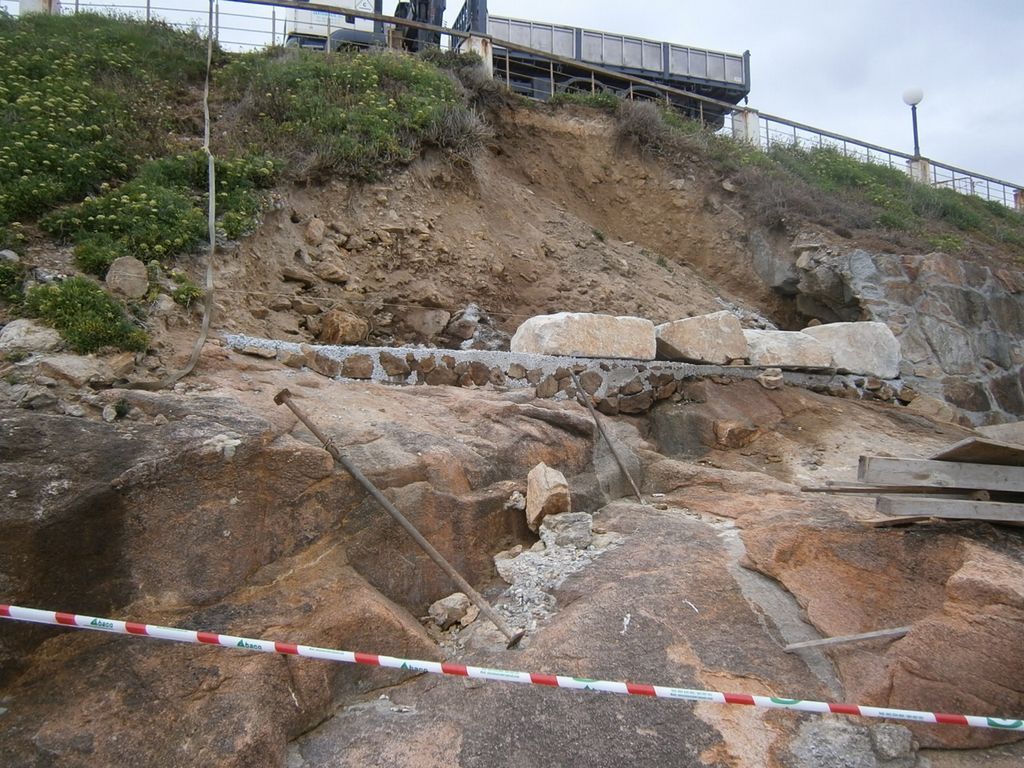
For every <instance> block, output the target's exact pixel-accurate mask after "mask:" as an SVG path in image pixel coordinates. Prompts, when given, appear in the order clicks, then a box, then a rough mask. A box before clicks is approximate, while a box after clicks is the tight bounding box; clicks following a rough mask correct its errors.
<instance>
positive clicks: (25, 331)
mask: <svg viewBox="0 0 1024 768" xmlns="http://www.w3.org/2000/svg"><path fill="white" fill-rule="evenodd" d="M62 345H63V342H62V341H61V338H60V334H59V333H57V331H55V330H54V329H53V328H49V327H47V326H45V325H43V324H42V323H40V322H38V321H36V320H26V319H22V318H19V319H18V320H11V322H9V323H8V324H7V325H5V326H4V327H3V330H0V355H8V354H10V353H12V352H20V353H22V354H28V355H32V354H35V353H37V352H53V351H54V350H57V349H60V347H61V346H62Z"/></svg>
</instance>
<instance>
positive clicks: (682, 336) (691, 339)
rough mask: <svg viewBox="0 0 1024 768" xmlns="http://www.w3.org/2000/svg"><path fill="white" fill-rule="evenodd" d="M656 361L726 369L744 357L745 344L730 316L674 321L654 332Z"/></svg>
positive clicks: (745, 353) (740, 329) (721, 314)
mask: <svg viewBox="0 0 1024 768" xmlns="http://www.w3.org/2000/svg"><path fill="white" fill-rule="evenodd" d="M654 330H655V334H656V335H657V341H658V355H659V357H663V358H666V359H668V360H686V361H689V362H695V363H710V364H712V365H725V364H726V363H728V362H729V361H731V360H738V359H743V358H745V357H746V356H747V341H746V339H745V338H744V336H743V328H742V327H741V326H740V321H739V318H737V317H736V316H735V315H734V314H733V313H732V312H725V311H723V312H715V313H714V314H710V315H701V316H700V317H691V318H687V319H686V320H676V321H675V322H672V323H665V324H664V325H659V326H658V327H657V328H655V329H654Z"/></svg>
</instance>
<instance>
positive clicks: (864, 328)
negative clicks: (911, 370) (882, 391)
mask: <svg viewBox="0 0 1024 768" xmlns="http://www.w3.org/2000/svg"><path fill="white" fill-rule="evenodd" d="M803 333H806V334H807V335H808V336H812V337H814V338H815V339H817V340H818V341H820V342H821V343H822V344H824V345H825V346H826V347H828V349H829V352H831V353H832V361H833V363H834V364H835V366H836V368H838V369H839V370H840V371H841V372H844V373H860V374H863V375H865V376H877V377H878V378H880V379H895V378H896V377H897V376H899V373H900V343H899V342H898V341H897V340H896V337H895V336H894V335H893V333H892V331H891V330H889V326H887V325H886V324H885V323H872V322H866V323H830V324H828V325H817V326H813V327H810V328H805V329H804V330H803Z"/></svg>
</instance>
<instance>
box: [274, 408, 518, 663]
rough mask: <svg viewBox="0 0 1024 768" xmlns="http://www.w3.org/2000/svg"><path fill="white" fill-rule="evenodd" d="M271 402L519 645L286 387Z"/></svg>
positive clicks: (514, 635) (484, 602) (515, 636)
mask: <svg viewBox="0 0 1024 768" xmlns="http://www.w3.org/2000/svg"><path fill="white" fill-rule="evenodd" d="M274 402H275V403H276V404H277V405H284V406H287V407H288V410H290V411H291V412H292V413H293V414H295V418H297V419H298V420H299V421H301V422H302V423H303V424H305V425H306V428H307V429H308V430H309V431H310V432H312V433H313V434H314V435H315V436H316V438H317V440H319V441H320V442H321V443H322V444H323V446H324V450H326V451H327V452H328V453H329V454H331V456H332V457H333V458H334V460H335V461H336V462H337V463H338V464H340V465H341V466H342V467H343V468H344V469H345V471H346V472H348V473H349V474H350V475H352V477H354V478H355V479H356V481H357V482H358V483H359V484H360V485H362V486H363V488H365V489H366V491H367V492H368V493H369V494H370V495H371V496H372V497H373V498H374V500H375V501H376V502H377V503H378V504H380V505H381V506H382V507H383V508H384V511H385V512H387V513H388V514H389V515H391V517H392V518H394V520H395V522H397V523H398V524H399V525H400V526H402V527H403V528H404V529H405V531H406V533H408V534H409V535H410V536H411V537H412V539H413V541H415V542H416V543H417V544H418V545H419V547H420V549H422V550H423V551H424V552H426V553H427V555H428V556H429V557H430V559H431V560H433V561H434V563H436V564H437V567H438V568H440V569H441V570H442V571H444V572H445V573H446V574H447V575H448V577H449V578H450V579H451V580H452V581H454V582H455V584H456V585H457V586H458V587H459V589H461V590H462V591H463V592H464V593H465V594H466V596H467V597H468V598H469V599H470V600H472V601H473V604H474V605H476V607H477V608H479V609H480V613H482V614H483V615H484V616H486V617H487V618H488V619H490V621H491V623H492V624H494V626H496V627H497V628H498V630H499V631H500V632H501V634H503V635H504V636H505V637H506V639H507V640H508V647H509V648H515V647H516V646H517V645H519V641H520V640H522V639H523V636H524V635H525V634H526V632H525V631H521V632H513V631H512V629H511V628H510V627H509V626H508V624H506V623H505V621H504V619H502V618H501V616H499V615H498V613H497V611H495V610H494V609H493V608H492V607H491V605H490V603H488V602H487V600H485V599H484V597H483V595H481V594H480V593H479V592H477V591H476V590H475V589H473V587H472V586H470V584H469V582H468V581H466V580H465V579H464V578H463V577H462V575H461V574H459V572H458V571H456V570H455V568H454V567H452V565H451V563H449V562H448V561H447V560H445V558H444V556H443V555H442V554H441V553H440V552H438V551H437V550H436V549H434V547H433V545H432V544H431V543H430V542H429V541H427V540H426V539H425V538H424V537H423V534H421V533H420V532H419V531H418V530H416V526H414V525H413V524H412V523H411V522H409V519H408V518H407V517H406V516H405V515H403V514H402V513H401V512H399V511H398V509H396V508H395V505H394V504H392V503H391V502H390V501H388V499H387V497H385V496H384V494H382V493H381V492H380V490H379V489H378V488H377V486H375V485H374V484H373V483H372V482H370V480H369V479H367V477H366V475H364V474H363V473H362V472H360V471H359V468H358V467H357V466H355V465H354V464H352V462H350V461H349V460H348V459H346V458H345V457H344V456H342V455H341V453H340V452H339V451H338V449H337V448H335V447H334V441H333V440H332V439H331V438H329V437H327V436H326V435H325V434H324V433H323V432H321V431H320V429H319V428H318V427H317V426H316V425H315V424H314V423H313V422H312V421H310V420H309V418H308V417H307V416H306V415H305V414H304V413H303V412H302V411H300V410H299V408H298V407H297V406H296V405H295V403H293V402H292V393H291V392H289V391H288V390H287V389H283V390H281V391H280V392H278V393H277V396H276V397H275V398H274Z"/></svg>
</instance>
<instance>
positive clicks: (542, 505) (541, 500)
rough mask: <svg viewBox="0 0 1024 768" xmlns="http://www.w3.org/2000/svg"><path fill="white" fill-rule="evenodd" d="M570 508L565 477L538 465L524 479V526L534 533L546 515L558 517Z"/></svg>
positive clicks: (542, 465) (543, 465)
mask: <svg viewBox="0 0 1024 768" xmlns="http://www.w3.org/2000/svg"><path fill="white" fill-rule="evenodd" d="M571 507H572V502H571V498H570V496H569V484H568V483H567V482H566V480H565V475H563V474H562V473H561V472H559V471H558V470H557V469H552V468H551V467H549V466H548V465H547V464H544V463H540V464H538V465H537V466H536V467H534V468H533V469H531V470H530V474H529V475H528V476H527V478H526V524H527V525H529V526H530V528H531V529H532V530H534V531H536V530H537V528H538V526H539V525H540V523H541V520H543V519H544V518H545V517H546V516H547V515H560V514H563V513H565V512H568V511H569V510H570V509H571Z"/></svg>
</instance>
